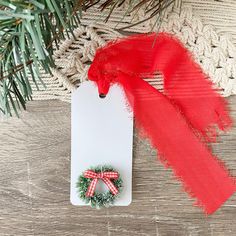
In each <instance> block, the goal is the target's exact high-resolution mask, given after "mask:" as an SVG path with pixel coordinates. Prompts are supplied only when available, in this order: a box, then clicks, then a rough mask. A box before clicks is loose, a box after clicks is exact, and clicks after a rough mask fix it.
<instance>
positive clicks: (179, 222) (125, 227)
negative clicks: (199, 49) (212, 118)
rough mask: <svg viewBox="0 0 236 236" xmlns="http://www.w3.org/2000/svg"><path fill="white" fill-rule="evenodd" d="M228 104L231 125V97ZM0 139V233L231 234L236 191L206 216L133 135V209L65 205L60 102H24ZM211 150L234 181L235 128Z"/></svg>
mask: <svg viewBox="0 0 236 236" xmlns="http://www.w3.org/2000/svg"><path fill="white" fill-rule="evenodd" d="M229 101H230V107H231V110H232V115H233V117H234V119H235V120H236V106H235V103H236V97H231V98H230V99H229ZM0 140H1V158H0V235H18V236H21V235H58V236H60V235H61V236H65V235H112V236H113V235H114V236H116V235H117V236H122V235H160V236H172V235H180V236H182V235H201V236H202V235H203V236H204V235H214V236H215V235H221V236H222V235H227V236H228V235H233V234H234V233H235V232H236V217H235V216H236V194H235V195H234V196H233V197H232V198H231V199H230V200H229V201H227V202H226V204H225V205H224V206H223V207H222V208H221V209H220V210H219V211H218V212H216V213H215V214H214V215H212V216H209V217H205V216H204V215H203V214H202V212H201V210H200V209H198V208H196V207H193V206H192V204H193V202H194V201H193V200H192V199H189V197H188V196H187V194H186V193H185V192H184V191H182V190H181V185H180V183H179V182H178V181H177V180H176V179H174V178H173V176H172V174H171V171H170V170H166V169H165V168H164V167H163V166H162V165H161V164H160V163H159V161H156V152H155V151H154V150H153V149H152V148H151V147H150V145H149V143H148V142H147V141H146V140H142V139H140V138H139V137H138V135H137V132H136V133H135V137H134V161H133V163H134V164H133V202H132V204H131V205H130V206H128V207H114V208H109V209H104V210H94V209H91V208H89V207H74V206H72V205H71V204H70V202H69V185H70V183H69V181H70V105H69V104H67V103H63V102H60V101H40V102H39V101H37V102H31V103H29V104H28V110H27V111H26V112H23V114H22V117H21V119H17V118H10V119H8V120H6V121H3V122H2V123H1V128H0ZM213 146H214V152H215V153H216V154H217V155H218V156H220V158H221V159H222V160H224V161H225V163H226V165H227V166H228V167H229V168H230V170H231V171H232V174H234V175H235V176H236V126H235V127H234V128H233V129H232V130H231V131H230V132H228V133H227V134H223V135H222V138H221V140H220V141H219V142H218V143H217V144H214V145H213Z"/></svg>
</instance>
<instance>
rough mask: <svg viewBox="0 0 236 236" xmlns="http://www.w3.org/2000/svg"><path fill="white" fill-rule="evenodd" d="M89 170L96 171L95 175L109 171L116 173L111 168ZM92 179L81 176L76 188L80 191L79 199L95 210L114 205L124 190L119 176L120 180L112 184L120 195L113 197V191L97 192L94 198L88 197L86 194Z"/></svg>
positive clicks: (100, 167)
mask: <svg viewBox="0 0 236 236" xmlns="http://www.w3.org/2000/svg"><path fill="white" fill-rule="evenodd" d="M89 170H92V171H94V172H95V173H100V172H107V171H116V170H115V169H114V168H113V167H111V166H107V165H104V166H96V167H92V168H89ZM91 181H92V179H90V178H86V177H84V173H83V174H82V175H80V176H79V178H78V181H77V183H76V187H77V189H78V195H79V197H80V198H81V199H82V200H83V201H84V202H85V203H88V204H90V205H91V207H93V208H97V209H100V208H102V207H109V206H112V205H113V204H114V201H115V200H116V199H117V198H118V197H119V195H120V193H121V191H122V188H123V181H122V179H121V177H120V176H119V177H118V179H113V180H112V182H113V184H114V185H115V186H116V188H117V189H118V194H116V195H113V194H112V193H111V191H107V192H104V193H101V192H96V191H95V193H94V195H93V196H92V197H87V196H86V192H87V190H88V187H89V185H90V183H91Z"/></svg>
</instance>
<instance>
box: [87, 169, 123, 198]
mask: <svg viewBox="0 0 236 236" xmlns="http://www.w3.org/2000/svg"><path fill="white" fill-rule="evenodd" d="M84 177H85V178H89V179H93V180H92V181H91V183H90V185H89V187H88V190H87V192H86V196H87V197H92V196H93V194H94V192H95V188H96V184H97V182H98V179H101V180H102V181H103V182H104V183H105V184H106V186H107V187H108V189H109V190H110V191H111V193H112V194H113V195H116V194H117V193H118V189H117V188H116V186H115V185H114V184H113V183H112V182H111V180H110V179H118V177H119V174H118V172H114V171H107V172H100V173H95V172H94V171H92V170H86V171H85V172H84Z"/></svg>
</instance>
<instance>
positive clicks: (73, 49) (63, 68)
mask: <svg viewBox="0 0 236 236" xmlns="http://www.w3.org/2000/svg"><path fill="white" fill-rule="evenodd" d="M196 2H199V3H198V4H197V3H196ZM203 2H208V1H193V0H191V1H188V0H185V1H180V0H176V2H175V5H174V6H173V7H171V8H168V9H167V10H166V11H165V13H164V14H163V15H161V16H160V17H161V18H162V24H161V26H160V27H158V28H157V26H156V18H153V19H152V20H149V21H146V22H144V23H143V24H140V25H137V26H134V27H132V28H128V29H126V31H127V32H149V31H151V30H154V31H158V30H161V31H166V32H170V33H173V34H175V35H176V36H177V37H178V38H179V39H180V40H181V41H182V42H183V43H184V44H185V45H186V47H188V48H189V49H190V51H192V53H193V55H194V57H195V59H196V60H197V61H198V62H199V63H200V65H201V67H202V68H203V70H204V71H205V73H206V74H208V75H209V77H210V79H211V80H212V81H213V82H214V83H215V84H216V86H217V87H219V88H221V89H222V94H223V95H224V96H229V95H232V94H236V48H235V44H234V43H233V42H235V38H234V37H236V34H235V35H234V34H233V37H232V38H231V36H230V35H229V33H226V32H228V31H230V30H229V29H228V28H227V29H228V31H227V30H226V31H225V32H223V31H222V30H221V31H220V30H219V29H221V27H219V26H218V27H213V26H212V25H211V24H212V22H213V21H206V22H208V23H205V21H203V20H202V18H201V17H200V16H199V15H198V13H200V10H197V9H196V10H193V9H195V8H197V6H200V7H202V5H201V4H203V5H205V4H204V3H203ZM209 2H210V0H209ZM227 2H232V4H233V1H227ZM217 6H218V5H217ZM215 8H216V6H215ZM210 9H212V8H210V7H209V10H208V15H209V18H211V16H212V13H211V12H210ZM213 9H214V8H213ZM235 13H236V9H235ZM204 14H205V12H204ZM123 15H124V9H123V10H122V9H120V10H116V11H115V12H114V13H113V15H112V16H111V18H110V20H109V22H108V23H107V24H104V23H103V20H104V19H103V18H102V17H101V15H100V13H99V12H97V11H96V9H95V8H91V9H90V10H89V11H88V12H86V14H84V17H83V21H82V25H81V26H80V27H78V28H77V29H76V30H75V31H74V34H75V39H74V38H73V37H70V38H69V39H66V40H65V41H63V42H62V43H61V45H60V48H59V50H57V51H55V55H54V57H55V62H56V68H55V69H53V71H52V73H53V76H50V75H47V74H44V73H43V72H42V79H43V80H44V83H45V85H46V89H45V88H44V87H43V86H41V87H40V90H36V87H34V90H35V91H34V96H33V98H34V99H37V100H43V99H56V98H58V99H61V100H63V101H68V102H69V101H70V94H71V92H72V91H73V90H74V89H75V88H76V87H77V86H79V84H80V83H81V82H83V81H84V80H86V79H87V70H88V68H89V64H90V63H91V61H92V59H93V56H94V54H95V51H96V49H97V48H98V47H100V46H102V45H104V44H105V43H106V42H107V41H109V40H112V39H115V38H117V37H122V34H120V33H118V31H116V30H115V29H116V28H122V27H126V26H127V25H128V24H130V22H131V21H133V22H135V21H138V20H140V19H143V18H144V17H145V15H144V14H143V12H142V11H140V12H139V14H134V15H129V16H126V17H125V18H124V19H123V20H122V22H126V23H121V17H122V16H123ZM204 17H206V16H205V15H204ZM219 21H220V20H219ZM210 23H211V24H210ZM235 24H236V18H235ZM218 32H220V33H218ZM230 32H231V33H234V32H233V30H231V31H230ZM152 84H153V85H156V86H157V87H158V86H159V87H161V84H162V82H161V81H160V79H158V78H157V79H156V80H155V81H152ZM32 86H34V85H32Z"/></svg>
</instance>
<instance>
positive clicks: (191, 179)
mask: <svg viewBox="0 0 236 236" xmlns="http://www.w3.org/2000/svg"><path fill="white" fill-rule="evenodd" d="M157 72H159V73H161V75H162V77H163V82H164V91H163V92H160V91H158V90H157V89H155V88H154V87H152V86H151V85H149V84H148V83H147V82H146V81H145V80H144V79H145V78H154V77H155V75H156V73H157ZM88 76H89V79H90V80H93V81H96V83H97V85H98V90H99V93H100V95H101V96H103V95H105V94H107V93H108V90H109V86H110V84H113V83H118V84H119V85H121V86H122V87H123V89H124V91H125V94H126V96H127V99H128V102H129V104H130V106H131V107H132V109H133V112H134V116H135V118H136V125H137V126H138V128H139V129H140V130H141V131H142V134H144V135H146V136H147V137H148V138H149V139H150V141H151V143H152V145H153V146H154V147H155V148H156V149H157V150H158V152H159V156H160V157H161V160H162V161H164V163H165V164H166V165H167V166H170V167H171V168H172V169H173V172H174V174H175V175H176V176H177V178H178V179H180V180H181V181H182V182H183V184H184V187H185V189H186V191H187V192H188V193H190V194H191V196H193V197H195V198H196V199H197V205H201V206H202V207H203V208H204V210H205V212H206V213H208V214H211V213H213V212H214V211H215V210H217V209H218V208H219V207H220V206H221V205H222V204H223V203H224V202H225V201H226V200H227V199H228V198H229V197H230V196H231V195H232V194H233V193H234V192H235V190H236V185H235V181H234V179H233V178H232V177H230V175H229V174H228V171H227V170H226V168H225V167H224V166H223V164H222V163H221V162H219V161H218V160H217V159H216V157H215V156H213V154H212V153H211V151H210V150H209V148H208V147H207V145H206V142H211V141H214V140H215V138H216V136H217V126H218V128H219V129H221V130H226V129H227V128H229V127H230V126H231V125H232V121H231V119H230V117H229V115H228V111H227V108H226V102H225V100H224V99H223V98H222V97H221V96H220V95H219V94H218V92H217V91H216V90H214V89H213V87H212V83H211V82H210V80H209V79H207V76H206V75H205V74H204V73H203V71H202V70H201V68H200V67H199V65H198V64H197V63H195V62H194V60H193V58H192V56H191V54H190V53H189V52H188V50H187V49H186V48H185V47H184V46H183V45H182V44H181V43H180V42H179V41H178V40H177V39H176V38H174V37H173V36H171V35H169V34H166V33H160V34H155V33H152V34H142V35H136V36H131V37H128V38H124V39H120V40H117V41H115V42H111V43H108V44H107V45H106V46H105V47H103V48H100V49H98V50H97V52H96V55H95V58H94V61H93V63H92V65H91V66H90V69H89V72H88Z"/></svg>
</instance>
